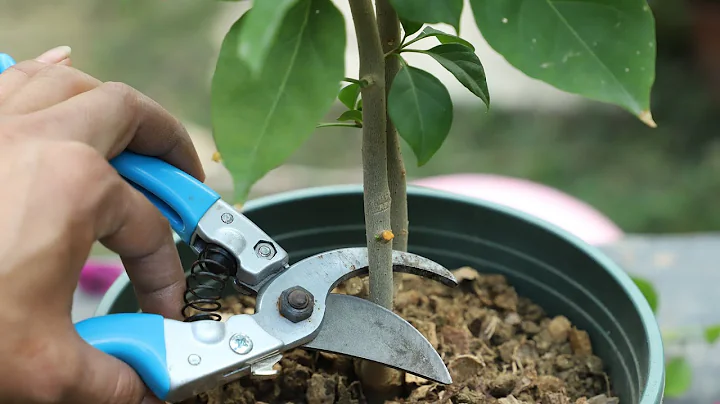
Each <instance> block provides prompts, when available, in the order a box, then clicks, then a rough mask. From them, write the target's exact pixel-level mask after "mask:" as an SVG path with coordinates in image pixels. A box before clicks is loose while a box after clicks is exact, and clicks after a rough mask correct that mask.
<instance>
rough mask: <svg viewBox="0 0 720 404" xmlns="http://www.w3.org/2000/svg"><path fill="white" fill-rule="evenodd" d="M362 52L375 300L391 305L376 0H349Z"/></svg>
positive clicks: (381, 64)
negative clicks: (385, 237)
mask: <svg viewBox="0 0 720 404" xmlns="http://www.w3.org/2000/svg"><path fill="white" fill-rule="evenodd" d="M349 1H350V11H351V12H352V16H353V21H354V23H355V32H356V34H357V38H358V39H357V41H358V50H359V53H360V79H361V80H365V81H366V82H367V83H368V85H367V86H365V87H363V88H362V90H361V91H362V98H363V100H364V102H363V139H362V161H363V190H364V201H365V228H366V233H367V234H366V238H367V247H368V259H369V264H370V267H369V271H370V300H371V301H372V302H374V303H376V304H379V305H381V306H383V307H385V308H388V309H391V308H392V298H393V288H392V285H393V282H392V278H393V276H392V275H393V273H392V245H393V243H392V241H391V242H383V241H382V240H378V239H376V236H377V235H379V234H381V233H382V232H383V231H385V230H390V229H391V225H390V203H391V201H390V190H389V188H388V176H387V139H386V135H385V126H386V118H385V117H386V113H387V112H386V111H387V108H386V96H385V59H384V58H383V51H382V46H381V44H380V36H379V34H378V30H377V23H376V20H375V12H374V10H373V4H372V0H349Z"/></svg>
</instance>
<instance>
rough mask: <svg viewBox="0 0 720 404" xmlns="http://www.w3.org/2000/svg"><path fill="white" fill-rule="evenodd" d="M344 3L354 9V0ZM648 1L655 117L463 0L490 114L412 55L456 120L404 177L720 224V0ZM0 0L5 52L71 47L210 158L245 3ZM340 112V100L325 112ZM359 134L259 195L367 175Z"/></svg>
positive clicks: (311, 155)
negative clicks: (215, 94)
mask: <svg viewBox="0 0 720 404" xmlns="http://www.w3.org/2000/svg"><path fill="white" fill-rule="evenodd" d="M336 4H337V5H338V7H340V8H341V9H343V10H344V11H345V12H346V15H349V12H348V11H347V5H346V4H347V2H346V1H336ZM650 4H651V7H652V9H653V11H654V13H655V16H656V19H657V35H658V48H657V50H658V60H657V79H656V84H655V87H654V91H653V97H652V100H653V101H652V110H653V113H654V117H655V120H656V121H657V123H658V128H656V129H651V128H648V127H646V126H645V125H643V124H642V123H641V122H639V121H638V120H636V119H635V118H634V117H633V116H632V115H630V114H629V113H626V112H625V111H622V110H620V109H618V108H616V107H612V106H607V105H603V104H600V103H595V102H589V101H585V100H582V99H579V98H578V97H573V96H570V95H567V94H564V93H561V92H559V91H556V90H554V89H553V88H551V87H549V86H547V85H545V84H543V83H540V82H537V81H534V80H531V79H528V78H526V77H525V76H524V75H523V74H521V73H519V72H518V71H516V70H515V69H513V68H512V67H511V66H509V65H508V64H507V63H506V62H505V61H504V59H502V57H500V56H499V55H498V54H496V53H495V52H494V51H492V49H490V48H489V47H488V46H487V44H486V43H485V42H484V40H483V39H482V36H481V35H480V33H479V32H478V31H477V29H476V28H475V26H474V24H473V21H472V16H471V14H470V12H469V10H466V12H465V15H464V18H463V23H462V26H461V35H462V36H463V37H465V38H467V39H469V40H470V41H471V42H472V43H473V44H475V45H476V46H477V48H478V51H477V53H478V55H479V56H480V58H481V60H482V61H483V64H484V66H485V69H486V73H487V77H488V85H489V88H490V94H491V98H492V106H491V109H490V112H487V113H486V112H485V109H484V106H483V105H482V104H481V103H480V101H479V100H476V99H473V98H471V97H470V96H469V92H467V91H466V90H465V89H464V88H462V87H460V86H459V85H458V84H457V83H456V81H455V80H451V79H450V76H448V73H447V72H445V71H444V70H442V68H439V67H438V66H437V64H436V63H434V62H433V61H432V60H430V59H429V58H427V57H425V56H423V55H417V57H416V58H415V59H411V61H412V63H413V64H415V65H417V66H420V67H422V68H425V69H427V70H429V71H431V72H433V73H435V74H437V75H438V76H440V77H441V79H443V81H444V82H445V83H447V85H448V87H449V88H450V89H451V93H452V96H453V98H454V100H455V102H456V117H455V122H454V124H453V129H452V133H451V134H450V136H449V137H448V140H447V142H446V144H445V145H444V146H443V148H442V149H441V150H440V151H439V152H438V154H437V155H436V156H435V158H434V159H433V160H432V161H431V162H430V163H429V164H427V165H426V166H424V167H422V168H418V167H417V166H416V164H415V160H414V157H413V155H412V153H410V150H409V149H408V148H407V147H406V146H405V148H404V155H405V158H406V165H407V169H408V175H409V176H410V177H411V178H419V177H427V176H432V175H439V174H450V173H460V172H469V173H493V174H502V175H508V176H513V177H520V178H526V179H530V180H532V181H537V182H540V183H543V184H546V185H549V186H552V187H556V188H558V189H560V190H562V191H564V192H566V193H568V194H570V195H573V196H575V197H577V198H579V199H582V200H584V201H586V202H588V203H589V204H591V205H592V206H594V207H595V208H597V209H598V210H600V211H601V212H603V213H604V214H605V215H607V216H608V217H609V218H610V219H611V220H612V221H614V222H615V223H616V224H617V225H618V226H620V227H621V228H622V229H623V230H624V231H625V232H630V233H666V232H704V231H712V230H716V229H718V228H720V213H717V211H716V206H717V197H718V195H720V137H719V136H718V134H717V131H718V128H720V114H718V106H719V105H720V104H719V103H718V101H719V100H718V97H717V96H718V95H719V94H720V87H719V86H718V85H717V84H718V83H717V82H718V81H720V62H718V60H717V59H719V58H720V47H718V46H717V45H716V43H717V42H715V41H716V40H717V38H718V32H720V11H718V10H717V9H718V7H717V5H715V4H714V2H712V1H704V2H698V1H692V2H691V1H684V0H652V1H650ZM0 6H1V7H0V10H2V12H0V47H1V48H2V50H3V51H5V52H8V53H10V54H11V55H13V56H14V57H16V59H24V58H31V57H34V56H36V55H37V54H39V53H41V52H43V51H44V50H46V49H49V48H51V47H54V46H56V45H70V46H71V47H72V48H73V60H74V63H75V66H77V67H78V68H80V69H82V70H84V71H86V72H88V73H90V74H92V75H94V76H96V77H98V78H100V79H102V80H113V81H123V82H126V83H128V84H130V85H132V86H134V87H135V88H137V89H139V90H141V91H142V92H144V93H147V94H148V95H150V96H151V97H153V98H154V99H156V100H158V101H159V102H160V103H161V104H163V105H164V106H165V107H167V108H168V109H169V110H170V111H172V112H173V113H174V114H176V115H177V116H179V117H181V119H182V120H183V121H184V122H185V123H186V124H187V125H188V127H189V128H190V129H191V132H193V136H194V137H195V138H196V143H198V148H199V149H200V151H201V152H202V153H203V157H204V158H205V160H206V161H207V162H209V161H210V156H211V155H212V151H210V152H207V151H206V150H208V149H210V150H213V146H212V143H211V140H210V142H208V139H210V135H209V133H210V132H209V128H210V121H209V104H208V100H209V83H210V77H211V75H212V71H213V69H214V63H215V58H216V56H217V52H218V48H219V45H220V42H221V40H222V37H223V35H224V34H225V32H226V30H227V29H228V28H229V26H230V24H231V23H232V22H233V21H234V20H235V19H236V18H237V17H238V16H239V15H240V14H241V13H242V12H244V11H245V10H246V8H247V3H246V2H220V1H213V0H173V1H167V0H117V1H100V0H52V1H51V0H33V1H21V0H0ZM349 23H350V21H349V18H348V24H349ZM350 27H351V26H350V25H348V28H350ZM354 41H355V37H354V31H352V29H350V30H349V31H348V45H349V46H348V55H347V60H348V74H349V75H353V76H357V72H356V69H357V64H356V60H357V56H356V51H355V43H354ZM411 56H416V55H411ZM351 77H352V76H351ZM338 108H339V107H338ZM338 111H339V109H338ZM336 116H337V111H331V112H330V114H329V116H328V119H333V118H334V117H336ZM359 143H360V133H359V130H356V129H344V128H343V129H337V128H324V129H320V130H318V131H317V133H316V134H315V135H314V136H313V137H312V138H311V139H310V140H309V141H308V142H307V143H306V144H305V146H304V147H303V148H302V149H301V150H299V151H298V152H297V153H296V154H295V155H294V156H293V157H292V158H291V159H290V161H288V164H287V166H285V167H281V168H280V169H278V170H276V171H275V172H273V173H271V174H270V175H268V177H267V178H265V179H264V180H263V181H261V182H260V183H259V184H258V185H257V186H256V188H255V190H254V192H253V196H257V195H261V194H265V193H271V192H276V191H279V190H285V189H289V188H298V187H305V186H308V185H321V184H330V183H345V182H359V181H361V172H360V168H359V165H360V153H359V147H358V146H359ZM343 150H345V151H346V152H345V153H343V152H342V151H343ZM318 155H322V156H323V158H322V159H318V158H317V156H318ZM210 170H212V172H211V177H212V178H211V181H214V182H213V183H212V184H213V185H214V186H216V187H218V188H220V190H221V191H222V192H226V190H225V188H226V187H227V186H228V182H227V180H228V178H227V176H226V175H225V174H226V173H224V172H221V171H222V169H218V167H213V168H211V169H210Z"/></svg>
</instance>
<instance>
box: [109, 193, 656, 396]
mask: <svg viewBox="0 0 720 404" xmlns="http://www.w3.org/2000/svg"><path fill="white" fill-rule="evenodd" d="M408 204H409V212H410V246H409V250H410V251H411V252H414V253H417V254H420V255H423V256H425V257H428V258H430V259H432V260H435V261H437V262H438V263H440V264H442V265H444V266H445V267H447V268H449V269H454V268H458V267H462V266H471V267H473V268H475V269H477V270H479V271H480V272H489V273H500V274H503V275H505V276H506V277H507V279H508V281H509V282H510V283H511V284H512V285H513V286H514V287H515V288H516V290H517V292H518V293H519V294H521V295H524V296H526V297H528V298H530V299H532V300H533V301H534V302H535V303H537V304H539V305H540V306H542V307H543V308H544V309H545V310H546V312H547V313H548V314H549V315H560V314H562V315H564V316H566V317H567V318H569V319H570V321H572V323H573V324H575V325H576V326H577V327H578V328H581V329H585V330H586V331H587V332H588V333H589V334H590V338H591V339H592V341H593V345H594V350H595V353H596V354H597V355H598V356H600V357H601V358H602V359H603V360H604V361H605V363H606V365H607V366H608V368H609V375H610V378H611V380H612V383H613V385H614V389H615V391H616V393H617V394H618V396H619V397H620V402H621V403H625V404H630V403H635V404H658V403H661V402H662V398H663V390H664V385H665V370H664V354H663V345H662V340H661V337H660V330H659V327H658V325H657V322H656V320H655V316H654V315H653V313H652V310H651V309H650V306H649V305H648V303H647V301H646V300H645V298H644V297H643V295H642V293H641V292H640V290H639V289H638V288H637V287H636V286H635V284H634V283H633V281H632V280H631V279H630V278H629V277H628V275H627V274H626V273H625V272H624V271H623V270H622V269H620V268H619V267H618V266H617V265H615V264H614V263H613V262H612V261H611V260H610V259H608V258H607V257H606V256H605V255H603V254H602V253H601V252H600V251H599V250H597V249H595V248H593V247H591V246H589V245H587V244H586V243H584V242H583V241H581V240H579V239H578V238H576V237H575V236H573V235H571V234H569V233H567V232H565V231H563V230H561V229H559V228H557V227H555V226H553V225H551V224H548V223H546V222H544V221H541V220H539V219H536V218H534V217H531V216H528V215H526V214H524V213H521V212H518V211H515V210H511V209H508V208H506V207H503V206H500V205H496V204H493V203H490V202H486V201H480V200H477V199H472V198H467V197H463V196H456V195H451V194H448V193H444V192H437V191H433V190H429V189H425V188H418V187H409V188H408ZM244 213H245V215H247V217H248V218H250V220H252V221H254V222H255V223H257V224H258V225H259V226H260V227H261V228H263V230H265V231H266V232H267V233H268V234H269V235H270V236H271V237H273V238H274V239H275V240H276V241H277V242H278V243H280V244H281V245H282V246H283V247H284V248H285V249H286V250H287V251H288V252H289V253H290V256H291V259H292V261H293V262H295V261H297V260H300V259H303V258H306V257H308V256H311V255H313V254H317V253H319V252H322V251H324V250H329V249H335V248H343V247H350V246H354V247H357V246H364V245H365V234H364V219H363V198H362V188H361V187H360V186H332V187H322V188H314V189H306V190H301V191H293V192H287V193H282V194H279V195H274V196H270V197H264V198H260V199H257V200H254V201H250V202H248V203H247V205H246V206H245V208H244ZM178 250H179V251H180V254H181V258H182V259H183V264H184V265H185V268H186V270H189V267H190V264H191V263H192V262H193V260H194V258H195V256H194V255H193V254H192V252H191V251H190V250H189V248H187V247H186V246H185V245H184V244H182V243H180V244H178ZM227 290H228V292H230V290H231V289H230V288H229V287H228V289H227ZM136 311H138V304H137V300H136V299H135V295H134V292H133V289H132V287H131V285H130V284H129V282H128V279H127V276H125V275H123V276H122V277H120V278H119V279H118V280H117V281H116V282H115V284H114V285H113V286H112V288H111V289H110V290H109V291H108V292H107V294H106V295H105V297H104V298H103V300H102V302H101V303H100V305H99V308H98V310H97V313H96V314H97V315H104V314H109V313H119V312H136Z"/></svg>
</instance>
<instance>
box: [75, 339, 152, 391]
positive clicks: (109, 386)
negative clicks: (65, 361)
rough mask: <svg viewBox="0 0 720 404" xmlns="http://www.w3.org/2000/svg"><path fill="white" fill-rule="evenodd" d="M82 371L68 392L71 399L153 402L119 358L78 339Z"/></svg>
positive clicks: (140, 381) (134, 375) (128, 367)
mask: <svg viewBox="0 0 720 404" xmlns="http://www.w3.org/2000/svg"><path fill="white" fill-rule="evenodd" d="M79 353H80V358H81V363H82V365H83V371H82V373H83V375H82V378H81V380H79V381H78V383H77V385H76V386H75V389H74V392H73V394H72V396H73V397H72V400H71V401H70V402H74V403H93V404H157V403H162V401H159V400H158V399H157V398H155V397H153V396H152V395H151V394H150V393H149V391H148V388H147V387H146V386H145V384H144V383H143V381H142V379H140V377H139V376H138V375H137V373H136V372H135V371H134V370H133V369H132V368H131V367H130V366H128V365H127V364H126V363H124V362H122V361H121V360H119V359H117V358H115V357H112V356H110V355H107V354H105V353H104V352H101V351H99V350H97V349H95V348H93V347H92V346H90V345H87V344H85V343H80V348H79Z"/></svg>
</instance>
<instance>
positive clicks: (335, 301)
mask: <svg viewBox="0 0 720 404" xmlns="http://www.w3.org/2000/svg"><path fill="white" fill-rule="evenodd" d="M303 347H304V348H308V349H314V350H318V351H326V352H334V353H338V354H342V355H349V356H354V357H357V358H361V359H366V360H369V361H373V362H378V363H381V364H383V365H385V366H388V367H391V368H395V369H398V370H401V371H405V372H407V373H411V374H414V375H416V376H420V377H423V378H425V379H428V380H432V381H435V382H438V383H442V384H450V383H452V378H451V377H450V373H449V372H448V369H447V367H445V364H444V363H443V361H442V358H440V355H438V353H437V351H435V349H434V348H433V346H432V345H430V342H428V340H427V339H425V337H424V336H423V335H422V334H421V333H420V332H419V331H418V330H417V329H415V328H414V327H413V326H412V325H410V323H408V322H407V321H405V320H403V319H402V318H401V317H400V316H398V315H397V314H395V313H393V312H392V311H390V310H387V309H385V308H383V307H381V306H378V305H376V304H374V303H372V302H370V301H368V300H365V299H361V298H358V297H354V296H349V295H341V294H335V293H332V294H329V295H328V297H327V308H326V311H325V318H324V319H323V322H322V325H321V326H320V332H319V333H318V334H317V336H316V337H315V339H313V340H312V341H310V342H309V343H308V344H305V345H303Z"/></svg>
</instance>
